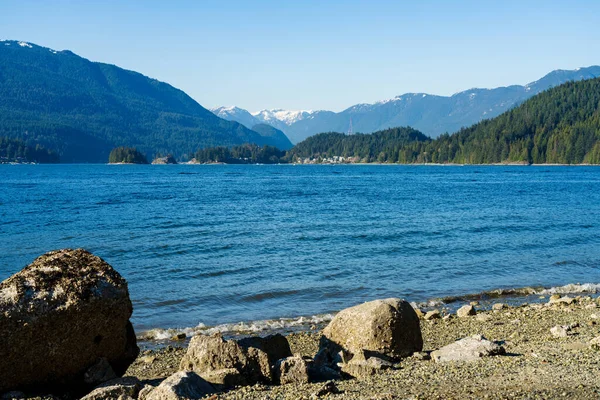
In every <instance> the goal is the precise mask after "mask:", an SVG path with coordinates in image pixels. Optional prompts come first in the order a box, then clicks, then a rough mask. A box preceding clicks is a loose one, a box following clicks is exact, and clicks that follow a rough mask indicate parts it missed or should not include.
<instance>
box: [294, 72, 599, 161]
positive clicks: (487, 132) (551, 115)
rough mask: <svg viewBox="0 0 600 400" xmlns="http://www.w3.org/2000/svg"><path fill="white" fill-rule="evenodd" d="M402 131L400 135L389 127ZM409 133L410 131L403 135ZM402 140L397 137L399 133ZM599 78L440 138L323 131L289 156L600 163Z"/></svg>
mask: <svg viewBox="0 0 600 400" xmlns="http://www.w3.org/2000/svg"><path fill="white" fill-rule="evenodd" d="M394 131H398V132H397V133H396V134H390V133H389V132H394ZM409 131H410V132H411V133H410V135H408V136H405V137H403V136H402V135H403V134H404V135H405V134H406V133H408V132H409ZM398 134H399V135H400V136H399V137H400V138H401V140H398V136H397V135H398ZM599 139H600V79H592V80H586V81H578V82H569V83H565V84H563V85H561V86H558V87H556V88H553V89H550V90H548V91H545V92H542V93H541V94H539V95H537V96H535V97H532V98H531V99H529V100H527V101H526V102H525V103H523V104H522V105H521V106H519V107H517V108H515V109H513V110H511V111H507V112H505V113H504V114H502V115H500V116H498V117H496V118H494V119H491V120H485V121H482V122H480V123H478V124H475V125H473V126H472V127H470V128H465V129H462V130H460V131H459V132H456V133H454V134H452V135H447V134H446V135H442V136H440V137H439V138H438V139H436V140H431V139H428V138H427V137H425V136H424V135H423V134H421V133H420V132H418V131H414V130H411V129H410V128H400V130H397V129H393V130H386V131H381V132H376V133H373V134H370V135H353V136H346V135H342V134H331V133H330V134H321V135H317V136H314V137H311V138H308V139H307V140H305V141H304V142H302V143H300V144H298V145H297V146H296V147H294V148H293V149H292V150H291V151H290V152H289V155H288V156H289V157H290V159H291V160H297V159H301V158H319V157H323V156H327V157H331V156H342V157H358V158H360V160H361V161H363V162H375V161H379V162H391V163H396V162H399V163H460V164H463V163H466V164H487V163H503V162H524V163H536V164H543V163H563V164H579V163H592V164H598V163H600V141H599Z"/></svg>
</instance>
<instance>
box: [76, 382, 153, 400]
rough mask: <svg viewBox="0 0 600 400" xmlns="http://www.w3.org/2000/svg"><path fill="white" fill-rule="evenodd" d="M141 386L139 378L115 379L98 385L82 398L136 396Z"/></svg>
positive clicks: (90, 399) (86, 399)
mask: <svg viewBox="0 0 600 400" xmlns="http://www.w3.org/2000/svg"><path fill="white" fill-rule="evenodd" d="M140 388H141V383H140V381H139V380H138V379H137V378H134V377H127V378H118V379H113V380H110V381H108V382H105V383H103V384H102V385H100V386H98V387H97V388H95V389H94V390H92V391H91V392H90V393H88V394H87V395H86V396H85V397H82V398H81V400H104V399H124V398H136V397H138V393H139V391H140Z"/></svg>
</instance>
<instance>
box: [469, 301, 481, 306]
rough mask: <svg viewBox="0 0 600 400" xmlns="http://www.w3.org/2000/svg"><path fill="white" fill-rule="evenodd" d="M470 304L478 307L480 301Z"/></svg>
mask: <svg viewBox="0 0 600 400" xmlns="http://www.w3.org/2000/svg"><path fill="white" fill-rule="evenodd" d="M469 304H470V305H472V306H478V305H479V302H478V301H472V302H470V303H469Z"/></svg>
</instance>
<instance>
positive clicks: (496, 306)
mask: <svg viewBox="0 0 600 400" xmlns="http://www.w3.org/2000/svg"><path fill="white" fill-rule="evenodd" d="M505 308H506V304H504V303H495V304H494V305H493V306H492V310H494V311H500V310H504V309H505Z"/></svg>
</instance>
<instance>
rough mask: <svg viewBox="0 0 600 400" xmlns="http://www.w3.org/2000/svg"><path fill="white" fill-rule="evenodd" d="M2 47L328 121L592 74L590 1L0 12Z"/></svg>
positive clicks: (209, 103) (41, 5)
mask: <svg viewBox="0 0 600 400" xmlns="http://www.w3.org/2000/svg"><path fill="white" fill-rule="evenodd" d="M0 39H18V40H24V41H29V42H33V43H36V44H39V45H42V46H47V47H51V48H54V49H57V50H63V49H69V50H72V51H73V52H75V53H77V54H79V55H81V56H83V57H86V58H88V59H91V60H94V61H102V62H107V63H111V64H116V65H118V66H121V67H123V68H127V69H132V70H135V71H139V72H141V73H143V74H145V75H148V76H151V77H153V78H156V79H159V80H162V81H166V82H168V83H170V84H172V85H174V86H176V87H178V88H180V89H182V90H184V91H185V92H187V93H188V94H189V95H190V96H192V97H193V98H194V99H196V100H197V101H198V102H199V103H200V104H202V105H203V106H205V107H215V106H219V105H238V106H240V107H243V108H247V109H249V110H250V111H256V110H259V109H263V108H286V109H330V110H334V111H338V110H342V109H344V108H346V107H348V106H350V105H353V104H356V103H362V102H373V101H377V100H382V99H386V98H391V97H394V96H396V95H399V94H403V93H405V92H427V93H432V94H442V95H450V94H452V93H455V92H458V91H462V90H465V89H469V88H472V87H496V86H505V85H509V84H525V83H528V82H530V81H533V80H536V79H537V78H539V77H541V76H543V75H544V74H545V73H547V72H549V71H551V70H553V69H573V68H577V67H582V66H589V65H597V64H600V52H599V50H600V1H597V0H593V1H582V0H581V1H578V0H571V1H553V0H546V1H533V0H531V1H530V0H520V1H512V0H506V1H481V0H478V1H443V0H439V1H426V0H419V1H417V0H414V1H398V0H397V1H383V0H380V1H377V0H371V1H366V0H365V1H353V0H340V1H325V0H323V1H310V0H307V1H283V0H280V1H274V0H270V1H267V0H264V1H260V0H257V1H241V0H240V1H235V0H230V1H224V0H222V1H210V0H198V1H164V0H163V1H152V0H146V1H133V0H132V1H116V0H115V1H112V0H102V1H87V0H86V1H83V0H81V1H66V0H64V1H60V0H56V1H28V0H17V1H12V0H0Z"/></svg>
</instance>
